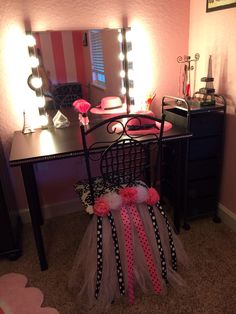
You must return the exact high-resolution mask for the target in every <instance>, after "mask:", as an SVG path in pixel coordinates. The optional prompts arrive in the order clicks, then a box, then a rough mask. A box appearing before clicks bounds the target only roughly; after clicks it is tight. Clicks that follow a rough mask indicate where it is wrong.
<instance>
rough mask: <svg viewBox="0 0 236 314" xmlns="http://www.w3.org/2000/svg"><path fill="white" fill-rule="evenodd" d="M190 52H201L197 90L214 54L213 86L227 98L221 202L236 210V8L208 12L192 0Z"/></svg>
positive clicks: (202, 1)
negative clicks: (209, 59) (210, 56)
mask: <svg viewBox="0 0 236 314" xmlns="http://www.w3.org/2000/svg"><path fill="white" fill-rule="evenodd" d="M190 8H191V9H190V27H189V53H190V55H194V54H195V53H196V52H199V53H200V60H199V62H198V68H197V77H196V90H198V89H199V87H202V84H201V82H200V79H201V77H204V76H206V75H207V65H208V58H209V55H212V68H213V77H214V78H215V81H214V87H215V89H216V92H217V93H218V94H222V95H224V96H225V97H226V100H227V117H226V134H225V150H224V164H223V177H222V187H221V195H220V203H221V204H223V205H224V207H226V208H227V209H229V210H230V211H231V212H233V213H235V214H236V206H235V204H236V193H235V178H236V162H235V160H236V136H235V134H236V115H235V112H236V111H235V109H236V80H235V77H236V62H235V52H236V8H231V9H226V10H220V11H215V12H210V13H206V1H205V0H201V1H199V0H191V6H190Z"/></svg>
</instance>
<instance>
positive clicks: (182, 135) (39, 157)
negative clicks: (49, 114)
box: [10, 108, 191, 270]
mask: <svg viewBox="0 0 236 314" xmlns="http://www.w3.org/2000/svg"><path fill="white" fill-rule="evenodd" d="M62 112H63V113H64V114H65V115H66V116H67V117H68V118H69V120H70V121H71V123H70V126H69V127H67V128H62V129H56V128H54V127H49V128H48V129H36V130H35V132H34V133H29V134H23V133H22V132H21V131H16V132H15V133H14V136H13V142H12V147H11V153H10V165H11V166H19V167H21V172H22V177H23V182H24V187H25V191H26V196H27V201H28V206H29V211H30V216H31V222H32V227H33V232H34V237H35V243H36V247H37V252H38V257H39V262H40V267H41V270H46V269H47V267H48V265H47V259H46V255H45V250H44V241H43V236H42V232H41V225H42V224H43V217H42V215H41V205H40V200H39V195H38V187H37V178H36V176H35V171H34V166H35V165H36V164H37V163H41V162H45V161H47V162H48V161H51V162H53V161H54V160H58V159H63V158H71V157H75V156H83V154H84V152H83V148H82V141H81V134H80V127H79V121H78V118H77V115H76V117H75V114H74V110H73V108H63V109H62ZM72 116H74V117H75V118H74V119H73V120H71V119H70V117H72ZM93 118H94V117H93ZM92 120H93V119H91V122H90V123H91V124H92V123H93V122H92ZM94 120H95V119H94ZM97 136H98V138H99V134H97ZM190 136H191V132H189V131H188V130H186V128H185V127H181V126H177V125H173V127H172V128H171V129H170V130H169V131H167V132H164V134H163V142H164V143H167V142H178V143H179V144H180V145H179V147H180V149H181V147H182V143H185V142H186V138H189V137H190ZM48 143H50V145H49V144H48ZM182 155H183V154H182ZM179 169H180V170H181V168H180V167H179ZM180 172H181V171H180ZM178 195H179V194H178ZM180 203H181V200H179V202H178V204H177V205H176V207H175V211H174V224H175V226H176V229H177V230H178V229H179V227H180V219H181V213H180V208H181V206H180Z"/></svg>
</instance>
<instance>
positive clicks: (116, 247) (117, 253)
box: [108, 212, 125, 295]
mask: <svg viewBox="0 0 236 314" xmlns="http://www.w3.org/2000/svg"><path fill="white" fill-rule="evenodd" d="M108 220H109V222H110V225H111V234H112V240H113V245H114V253H115V259H116V273H117V278H118V284H119V290H120V294H121V295H124V294H125V282H124V275H123V271H122V266H121V260H120V249H119V242H118V238H117V233H116V226H115V222H114V219H113V216H112V214H111V212H109V213H108Z"/></svg>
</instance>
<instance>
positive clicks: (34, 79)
mask: <svg viewBox="0 0 236 314" xmlns="http://www.w3.org/2000/svg"><path fill="white" fill-rule="evenodd" d="M26 41H27V45H28V51H29V56H30V65H31V69H32V74H31V75H30V76H29V77H28V85H29V87H30V88H31V89H33V90H34V91H35V94H36V105H37V107H38V111H39V120H40V124H41V126H42V127H46V126H47V124H48V116H47V113H46V110H45V103H46V101H45V97H44V95H43V90H42V87H43V80H42V77H41V76H40V74H39V68H38V67H39V66H40V64H39V59H38V56H37V53H36V49H35V46H36V39H35V37H34V36H33V35H32V33H31V32H26Z"/></svg>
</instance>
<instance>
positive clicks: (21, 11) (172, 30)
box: [0, 0, 189, 208]
mask: <svg viewBox="0 0 236 314" xmlns="http://www.w3.org/2000/svg"><path fill="white" fill-rule="evenodd" d="M176 3H177V2H176V1H175V0H169V1H166V0H148V1H141V0H131V1H124V0H114V1H112V2H111V1H108V0H101V1H99V2H98V1H95V0H91V1H87V0H81V1H72V0H68V1H64V2H60V3H59V2H58V1H56V0H51V1H47V0H41V1H36V0H24V1H21V0H5V1H2V4H1V15H0V19H1V20H0V29H1V32H0V47H1V49H0V68H1V73H0V132H1V137H2V140H3V143H4V148H5V152H6V155H7V157H8V155H9V150H10V143H11V139H12V136H13V132H14V131H15V130H20V129H21V128H22V110H23V109H24V108H27V110H28V111H30V112H31V113H32V114H34V113H36V112H34V110H35V109H34V107H33V103H34V97H35V95H34V93H33V92H32V91H31V90H30V89H29V88H28V86H27V83H26V80H27V77H28V75H29V73H30V71H31V69H30V67H29V64H28V63H27V61H28V50H27V47H26V45H25V41H24V32H25V25H26V26H27V29H29V27H30V26H31V28H32V30H33V31H45V30H61V29H63V30H71V29H88V28H96V27H99V28H106V27H110V28H114V27H121V26H123V25H124V26H131V27H132V29H133V30H134V34H135V36H134V39H133V49H134V51H135V63H134V68H135V71H136V77H137V81H136V84H137V85H136V86H137V89H138V90H140V91H142V93H143V94H148V93H150V92H151V93H152V92H153V91H154V90H156V92H157V97H156V100H155V103H154V106H153V108H152V109H153V110H154V111H158V110H159V109H160V106H159V105H160V100H161V97H162V96H163V95H165V94H172V95H175V94H176V93H177V90H178V71H179V67H178V64H177V62H176V58H177V56H179V55H184V54H186V53H187V50H188V28H189V1H188V0H179V1H178V5H176ZM57 166H58V165H57V163H55V164H54V163H45V164H44V166H39V167H38V168H37V171H38V174H39V187H40V190H41V199H42V201H43V204H48V203H53V202H56V201H57V200H58V195H60V198H61V199H62V198H64V199H68V198H70V197H73V195H72V194H73V193H72V192H71V191H72V184H73V183H74V180H75V176H76V177H77V176H79V175H80V169H81V168H82V167H81V166H80V162H79V161H78V160H70V161H63V165H61V164H60V168H58V167H57ZM61 169H66V170H61ZM74 169H77V173H76V175H75V171H74ZM13 172H14V173H13V174H14V183H15V189H16V195H17V200H18V203H19V206H20V208H24V207H26V206H27V205H26V202H25V194H24V189H23V186H22V179H21V175H20V171H19V169H14V170H13ZM55 174H56V176H55V178H56V187H57V189H56V191H54V190H52V186H53V185H54V184H55V179H54V175H55ZM46 179H47V180H46ZM45 180H46V181H47V182H46V183H45ZM58 182H59V183H61V184H59V183H58ZM41 188H42V189H41Z"/></svg>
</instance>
